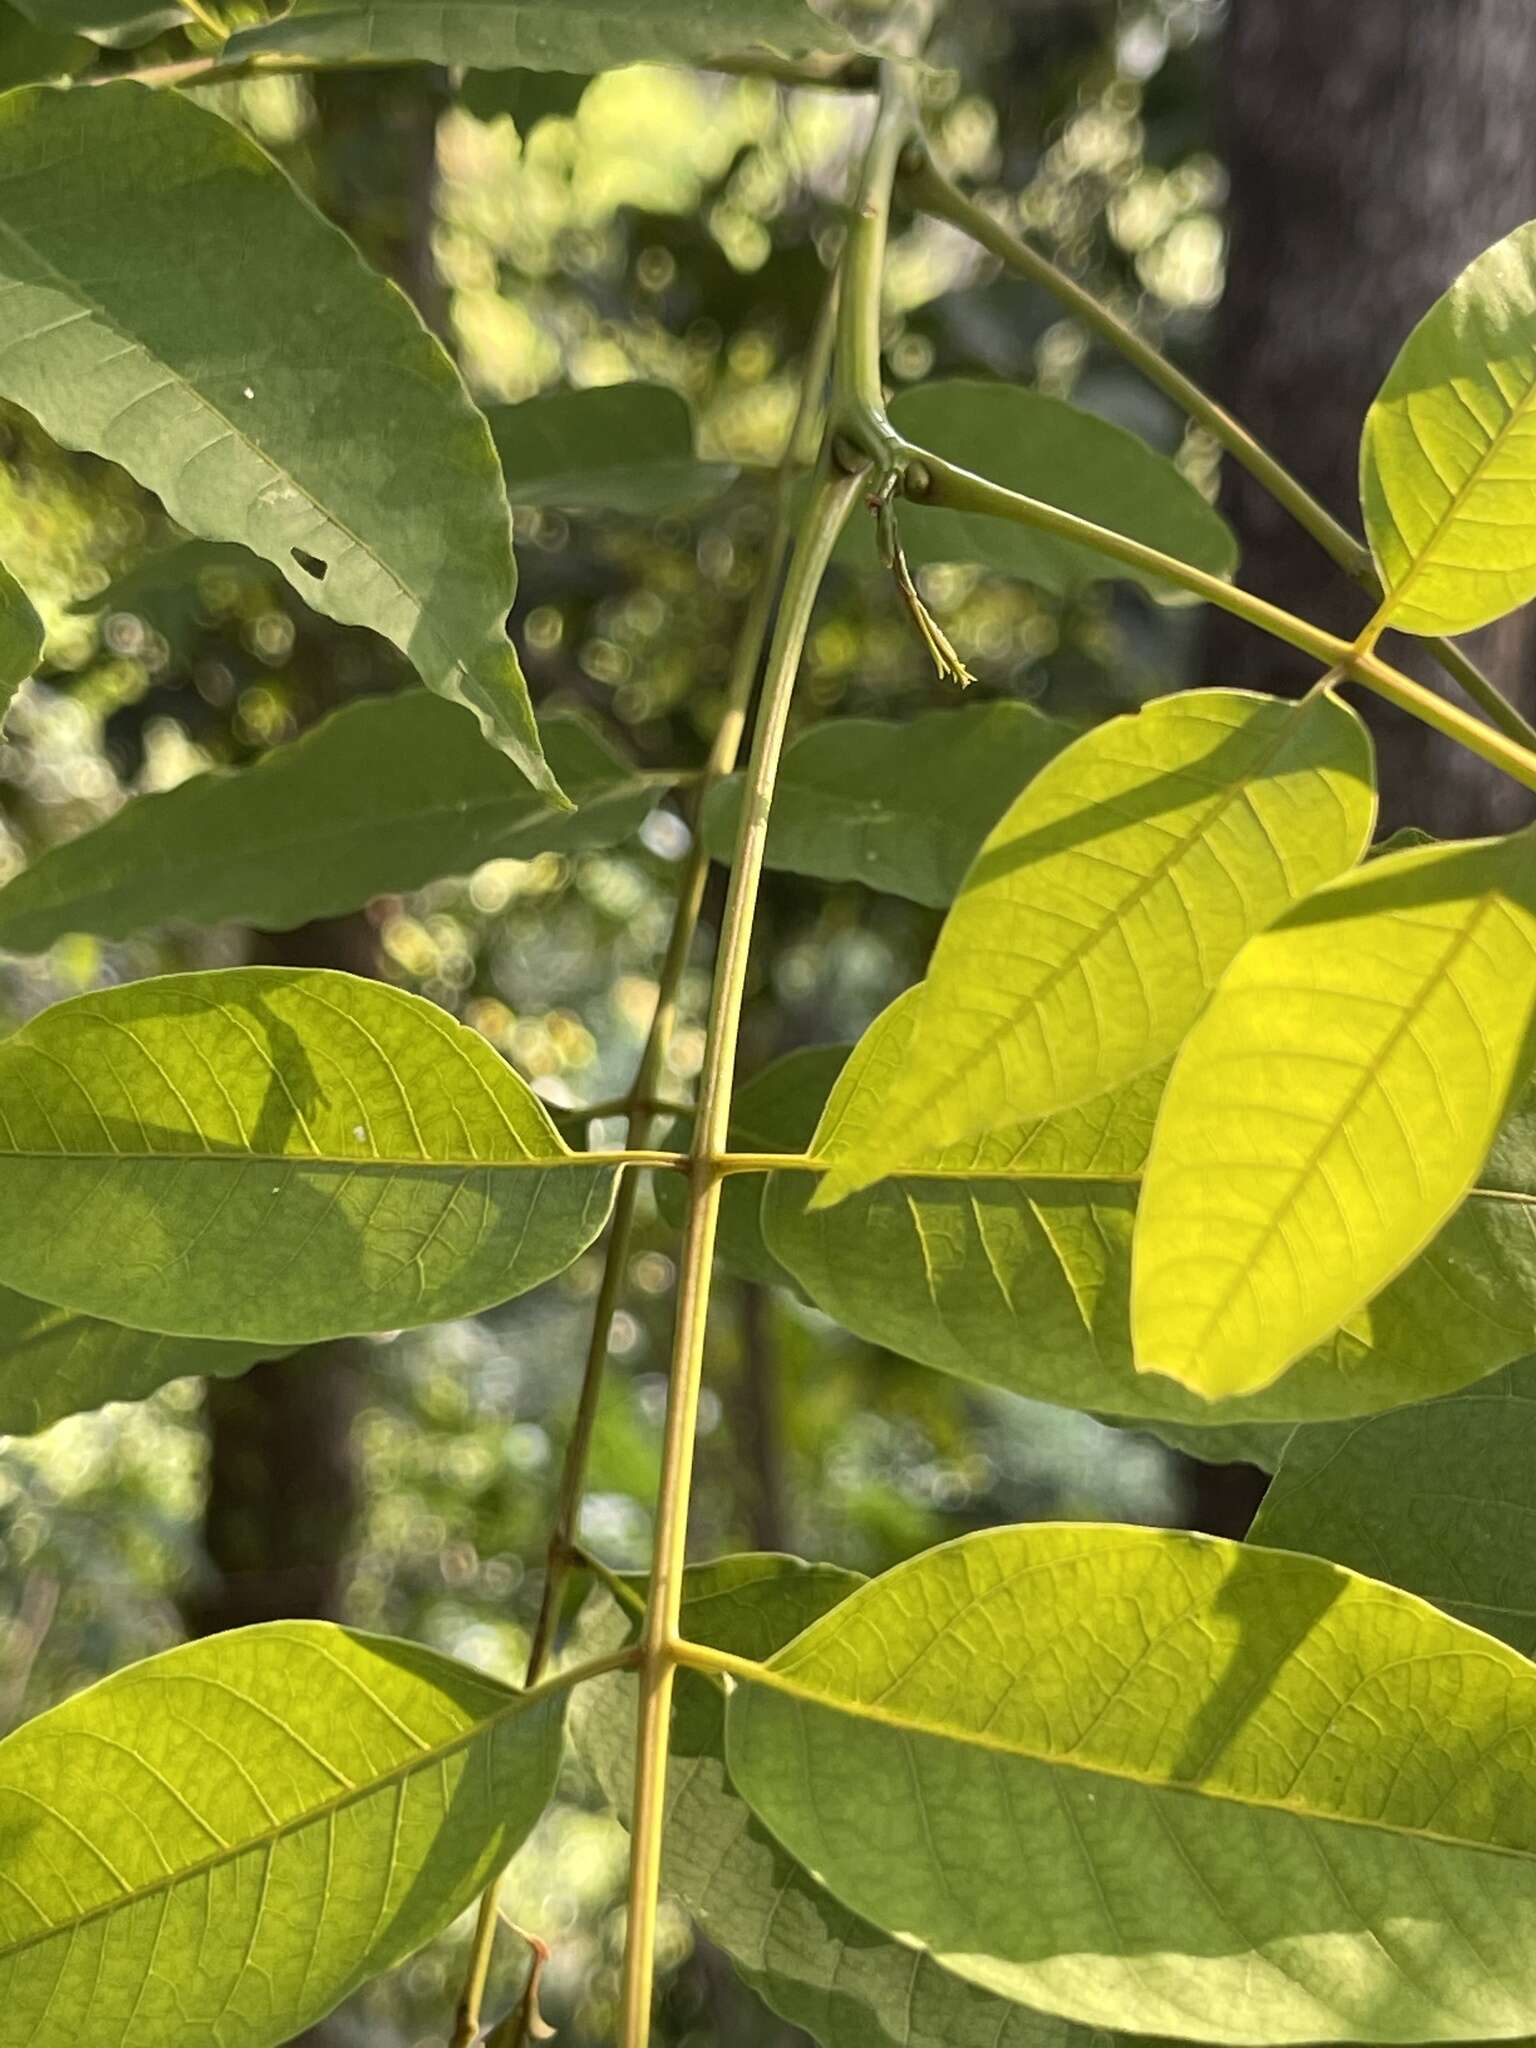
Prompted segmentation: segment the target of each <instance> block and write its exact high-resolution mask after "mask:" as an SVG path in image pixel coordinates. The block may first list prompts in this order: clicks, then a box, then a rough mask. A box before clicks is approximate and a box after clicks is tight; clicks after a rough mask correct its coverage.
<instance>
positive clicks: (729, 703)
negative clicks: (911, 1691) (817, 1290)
mask: <svg viewBox="0 0 1536 2048" xmlns="http://www.w3.org/2000/svg"><path fill="white" fill-rule="evenodd" d="M836 310H837V283H836V280H835V279H833V280H832V281H831V282H830V283H829V285H828V288H827V291H826V293H825V295H824V297H823V300H822V305H821V309H820V312H819V313H818V315H817V319H816V325H815V327H814V329H813V330H812V333H811V338H810V342H809V344H808V346H807V348H806V353H805V364H804V368H803V370H802V372H801V378H800V397H799V402H798V404H797V406H796V410H795V418H794V423H793V425H792V426H791V428H790V433H789V440H788V443H787V444H786V447H785V450H784V457H783V460H782V462H781V463H780V465H779V469H778V474H777V476H776V478H775V495H774V510H773V525H772V528H771V530H770V532H769V537H768V546H767V549H766V552H765V554H764V559H763V563H762V566H761V569H760V571H759V574H758V578H757V582H756V584H755V585H754V586H753V591H752V596H751V599H750V600H749V602H748V605H747V609H746V612H745V613H744V615H743V617H742V622H741V630H740V632H739V633H738V635H737V638H736V646H735V650H734V652H733V654H732V657H731V669H730V674H729V676H728V678H727V681H726V688H725V703H724V709H723V712H722V715H721V719H720V723H719V725H718V727H717V728H716V731H715V736H714V739H713V741H712V742H711V745H710V750H709V756H708V759H707V760H706V762H705V765H704V768H703V770H702V772H701V773H700V774H699V775H698V776H697V777H696V778H694V787H693V793H692V794H693V801H692V824H693V843H692V845H691V846H690V847H689V849H688V856H687V860H686V863H685V865H684V868H683V873H682V878H681V881H680V882H679V885H678V892H677V901H676V904H675V905H674V907H673V912H672V927H671V930H670V932H669V933H668V935H667V946H666V952H665V954H664V956H663V959H662V963H661V968H660V971H659V972H658V974H657V979H656V1008H655V1011H654V1012H653V1014H652V1017H651V1022H650V1027H649V1029H648V1031H647V1032H646V1039H645V1045H644V1047H643V1049H642V1051H641V1054H640V1060H639V1064H638V1066H637V1068H636V1070H635V1079H634V1084H633V1086H632V1087H631V1089H630V1093H629V1098H628V1100H627V1101H626V1102H624V1103H621V1104H619V1105H616V1107H617V1108H619V1109H621V1110H622V1111H623V1112H624V1113H625V1114H627V1116H628V1118H629V1127H628V1130H627V1132H626V1134H625V1135H626V1138H627V1140H628V1141H629V1143H631V1144H635V1145H642V1144H645V1143H647V1142H648V1141H649V1139H650V1137H651V1135H652V1131H653V1127H654V1121H655V1119H657V1118H659V1117H663V1116H667V1115H675V1114H681V1115H684V1116H688V1115H691V1114H692V1111H691V1109H688V1108H686V1107H682V1106H681V1105H673V1104H669V1103H665V1102H661V1101H658V1100H657V1099H656V1096H657V1091H658V1089H659V1088H660V1086H661V1081H662V1076H663V1074H664V1073H665V1071H666V1065H667V1059H668V1056H669V1054H670V1052H671V1048H672V1038H673V1034H674V1031H675V1028H676V1024H677V1004H678V992H679V990H680V988H681V986H682V979H683V974H684V972H685V970H686V968H687V965H688V956H689V954H690V952H691V951H692V948H693V941H694V937H695V934H696V933H697V931H698V924H699V913H700V910H701V909H702V907H703V902H704V890H705V886H706V884H707V882H708V879H709V854H708V851H707V850H706V848H705V845H704V840H703V834H702V832H701V831H700V829H699V827H700V819H701V817H702V813H703V807H704V802H705V799H706V798H707V797H708V795H709V792H710V790H711V789H712V788H713V787H714V786H715V784H716V783H717V782H720V781H721V780H723V779H724V777H725V776H727V775H729V774H731V773H732V771H733V770H734V769H735V766H736V762H737V759H738V757H739V755H740V752H741V742H742V735H743V733H744V732H745V730H746V720H747V713H748V710H749V709H750V707H751V703H752V693H753V690H754V688H755V687H756V684H757V676H758V670H759V668H760V667H761V665H762V659H763V648H764V646H765V644H766V642H767V639H768V628H769V625H770V623H771V621H772V618H773V607H774V602H775V599H776V598H777V595H778V589H779V583H780V579H781V578H782V576H783V573H784V563H785V560H786V558H787V557H788V554H789V543H790V536H791V531H792V524H791V522H792V516H793V510H794V486H795V482H796V480H797V478H798V476H799V473H800V470H801V467H802V466H803V463H804V460H805V457H806V452H807V451H806V443H807V441H808V440H810V439H811V438H812V436H813V435H814V436H815V437H817V438H819V436H820V428H821V417H822V412H823V409H824V406H825V399H826V383H827V371H828V367H829V364H830V361H831V355H832V339H833V331H834V321H835V317H836ZM603 1106H604V1105H601V1104H600V1105H599V1106H598V1111H600V1110H601V1109H602V1107H603ZM598 1111H592V1110H588V1111H586V1112H585V1114H586V1115H588V1116H592V1115H595V1114H597V1113H598ZM638 1198H639V1176H638V1175H636V1174H625V1176H624V1178H623V1180H622V1181H621V1182H620V1185H619V1191H618V1195H617V1197H616V1198H615V1201H614V1208H613V1218H612V1221H611V1223H610V1224H609V1230H608V1246H607V1251H606V1253H605V1255H604V1259H603V1276H602V1279H601V1281H600V1282H599V1284H598V1293H597V1300H596V1303H595V1304H594V1307H593V1313H592V1324H591V1329H590V1331H589V1333H588V1339H587V1353H586V1358H585V1360H584V1362H583V1366H582V1375H581V1391H580V1393H579V1394H578V1396H577V1401H576V1414H575V1416H574V1418H573V1420H572V1424H571V1433H570V1436H569V1437H568V1439H567V1441H566V1447H565V1458H564V1461H563V1463H562V1465H561V1471H560V1492H559V1500H558V1505H557V1508H556V1513H555V1524H554V1528H553V1529H552V1531H551V1532H550V1538H549V1545H548V1550H547V1555H546V1569H545V1574H544V1588H543V1592H542V1594H541V1596H540V1600H539V1612H538V1618H537V1620H536V1622H535V1624H534V1631H533V1640H532V1642H531V1643H530V1645H529V1650H528V1675H527V1680H526V1682H527V1683H528V1684H530V1685H531V1684H533V1683H534V1682H535V1680H536V1679H537V1678H538V1676H539V1674H540V1672H541V1671H542V1670H543V1668H544V1665H545V1662H546V1661H547V1659H548V1656H549V1653H550V1650H551V1648H552V1647H553V1643H554V1635H555V1629H556V1626H557V1624H558V1621H559V1616H560V1607H561V1603H562V1601H563V1599H564V1597H565V1589H566V1586H567V1584H568V1582H569V1578H570V1573H571V1570H572V1568H573V1566H581V1567H582V1568H584V1569H586V1570H590V1571H593V1572H595V1573H597V1575H598V1576H600V1577H601V1576H603V1568H602V1567H601V1566H600V1565H599V1564H598V1563H597V1561H596V1560H595V1559H589V1558H587V1557H586V1556H585V1555H584V1554H583V1553H582V1552H581V1550H580V1549H579V1547H578V1545H577V1542H576V1532H577V1526H578V1523H579V1520H580V1515H581V1502H582V1495H583V1493H584V1492H585V1490H586V1475H587V1464H588V1461H589V1459H590V1456H591V1449H592V1437H593V1432H594V1430H595V1429H596V1427H597V1411H598V1403H599V1400H600V1398H601V1394H602V1383H603V1368H604V1366H605V1365H606V1363H607V1359H608V1349H609V1345H610V1342H611V1340H612V1335H613V1321H614V1317H615V1315H616V1314H617V1312H618V1307H619V1302H620V1298H621V1296H622V1293H623V1288H624V1281H625V1277H626V1274H627V1272H628V1268H629V1249H630V1243H631V1241H632V1238H633V1235H634V1221H635V1205H636V1202H637V1200H638ZM625 1590H626V1593H627V1589H625ZM500 1890H501V1879H500V1876H499V1875H498V1876H497V1877H496V1878H495V1879H494V1880H493V1881H492V1883H491V1884H490V1885H489V1886H488V1887H487V1889H486V1891H485V1893H484V1895H483V1897H482V1898H481V1901H480V1917H479V1920H478V1922H477V1924H476V1928H475V1939H474V1943H473V1945H472V1948H471V1952H470V1963H469V1973H468V1976H467V1978H466V1981H465V1987H464V1993H463V1996H462V1998H461V1999H460V2001H459V2007H458V2014H457V2026H458V2031H456V2032H455V2034H454V2037H453V2042H452V2044H451V2048H469V2044H470V2043H472V2042H473V2041H474V2040H475V2039H476V2038H477V2036H478V2033H479V2028H480V2014H481V2008H482V2005H483V2003H484V1999H485V1986H486V1980H487V1977H488V1975H489V1971H490V1960H491V1950H492V1947H493V1946H494V1943H495V1939H496V1922H497V1914H498V1901H499V1894H500Z"/></svg>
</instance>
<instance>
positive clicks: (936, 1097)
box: [905, 699, 1312, 1142]
mask: <svg viewBox="0 0 1536 2048" xmlns="http://www.w3.org/2000/svg"><path fill="white" fill-rule="evenodd" d="M1257 701H1259V702H1262V701H1264V700H1262V699H1259V700H1257ZM1284 709H1285V712H1286V716H1285V718H1284V719H1283V720H1282V721H1281V722H1280V727H1279V730H1278V732H1277V733H1276V735H1275V738H1274V740H1273V742H1272V743H1271V744H1270V745H1269V746H1267V747H1265V748H1264V749H1263V750H1262V751H1261V752H1260V753H1259V754H1258V755H1257V756H1256V758H1255V759H1254V760H1253V761H1252V763H1251V764H1250V765H1249V766H1248V767H1247V768H1246V769H1245V770H1244V771H1243V773H1242V775H1241V776H1240V777H1238V779H1237V780H1236V781H1234V782H1231V783H1229V784H1228V785H1227V787H1226V788H1225V790H1223V791H1222V792H1221V793H1220V794H1218V795H1217V797H1216V798H1215V799H1214V801H1213V802H1212V803H1211V805H1210V807H1209V808H1207V809H1205V810H1202V812H1201V813H1200V817H1199V820H1198V822H1197V823H1196V824H1195V825H1193V826H1192V827H1191V828H1190V830H1189V831H1188V832H1187V833H1185V834H1184V835H1183V836H1182V837H1181V838H1179V839H1177V840H1175V842H1174V843H1173V845H1172V846H1171V847H1170V848H1169V849H1168V851H1167V852H1166V853H1165V854H1164V855H1163V856H1162V857H1161V859H1159V860H1158V861H1157V863H1156V864H1155V865H1154V866H1153V867H1152V868H1151V869H1150V870H1149V871H1148V873H1147V874H1145V875H1144V876H1143V877H1142V878H1141V880H1140V881H1139V882H1137V884H1136V885H1135V887H1134V888H1133V889H1132V890H1131V891H1130V892H1129V894H1128V895H1126V896H1125V897H1123V898H1122V899H1121V900H1120V901H1119V902H1118V903H1116V905H1115V907H1114V913H1113V915H1112V916H1111V917H1110V918H1108V919H1107V920H1106V921H1105V922H1104V923H1102V924H1099V925H1097V926H1095V927H1094V928H1093V929H1092V930H1091V932H1090V933H1089V934H1088V936H1087V937H1086V938H1084V939H1082V940H1080V941H1079V943H1078V944H1077V945H1076V946H1074V947H1073V948H1072V950H1071V952H1070V953H1069V954H1067V956H1066V957H1065V958H1064V959H1062V960H1059V961H1058V962H1057V963H1056V965H1055V966H1054V967H1053V968H1052V969H1051V971H1050V973H1049V974H1048V975H1046V977H1045V979H1044V980H1043V981H1042V982H1040V983H1039V985H1038V986H1037V987H1035V988H1033V989H1031V991H1030V993H1029V999H1028V1008H1029V1010H1031V1011H1036V1010H1038V1009H1039V1008H1040V1006H1041V1005H1042V1004H1044V1002H1045V1001H1046V1000H1047V999H1048V998H1049V997H1050V996H1051V995H1053V994H1054V993H1055V991H1056V990H1057V988H1059V987H1060V985H1061V984H1062V982H1064V981H1065V980H1066V978H1067V976H1068V975H1069V974H1071V973H1072V972H1073V971H1074V970H1075V969H1076V968H1078V967H1079V965H1080V964H1081V963H1082V961H1083V960H1084V959H1086V958H1087V956H1088V955H1089V954H1090V953H1092V952H1094V951H1095V950H1096V949H1097V948H1098V947H1100V946H1101V945H1102V944H1103V943H1104V941H1105V939H1106V937H1107V935H1108V934H1109V933H1110V932H1112V931H1113V930H1114V929H1115V928H1116V927H1117V926H1118V925H1120V924H1122V923H1124V921H1125V919H1126V918H1127V917H1128V916H1129V915H1130V913H1131V912H1132V911H1133V910H1134V909H1135V908H1136V906H1137V905H1138V904H1139V903H1140V902H1141V901H1142V900H1143V898H1144V897H1146V896H1147V895H1148V893H1149V892H1150V891H1151V890H1152V889H1154V888H1156V886H1157V885H1158V883H1160V882H1162V881H1165V880H1166V879H1167V878H1168V876H1169V875H1170V874H1171V873H1172V872H1173V870H1174V869H1175V868H1176V867H1178V865H1179V864H1180V863H1181V862H1182V861H1183V860H1184V859H1185V858H1186V857H1187V855H1188V854H1189V852H1190V849H1191V848H1192V847H1194V846H1196V845H1198V844H1199V842H1200V841H1201V840H1202V839H1203V838H1205V837H1206V836H1207V835H1208V834H1209V833H1210V832H1211V831H1213V830H1214V829H1215V827H1216V826H1217V825H1218V824H1219V823H1220V822H1221V820H1222V819H1223V818H1224V817H1225V816H1226V815H1227V813H1228V812H1229V811H1230V810H1231V809H1232V808H1233V807H1234V806H1235V805H1236V804H1237V803H1239V802H1240V801H1242V800H1243V799H1245V798H1246V797H1247V794H1248V791H1249V790H1250V788H1251V787H1252V785H1253V784H1254V783H1255V782H1257V781H1259V780H1261V779H1262V777H1263V775H1264V774H1265V773H1266V771H1267V770H1268V769H1269V768H1271V767H1272V766H1273V764H1274V761H1275V758H1276V756H1277V755H1279V754H1282V753H1283V752H1284V751H1285V749H1286V748H1287V747H1288V746H1289V745H1290V744H1291V743H1292V741H1293V740H1294V739H1295V737H1296V734H1297V731H1298V729H1299V727H1300V725H1301V722H1302V720H1303V719H1304V718H1305V717H1306V716H1307V714H1308V713H1309V712H1310V711H1311V709H1312V704H1311V703H1309V702H1307V701H1306V700H1303V702H1302V703H1300V704H1298V705H1295V706H1289V705H1288V706H1285V707H1284ZM1185 715H1189V714H1188V713H1186V714H1185ZM1223 730H1224V732H1225V734H1226V735H1227V736H1228V737H1230V736H1231V734H1232V731H1233V728H1232V727H1230V726H1229V727H1225V728H1223ZM1050 766H1051V764H1050V763H1047V764H1046V767H1045V768H1044V769H1042V770H1041V773H1042V774H1048V773H1049V771H1050ZM1267 836H1268V835H1267V834H1266V837H1267ZM986 851H987V848H986V844H985V843H983V846H982V849H981V852H980V854H978V856H977V858H978V859H982V858H984V857H985V855H986ZM1281 866H1282V869H1283V867H1284V863H1283V862H1282V863H1281ZM1287 880H1289V877H1287ZM964 900H965V891H964V890H963V889H962V891H961V893H960V895H959V896H958V897H957V898H956V908H957V909H959V908H960V906H961V905H962V904H963V903H964ZM931 986H932V982H931V970H930V979H929V980H928V981H926V982H925V983H924V984H923V987H924V991H925V993H924V996H923V1001H922V1007H921V1009H920V1010H919V1011H918V1013H917V1015H916V1016H914V1018H913V1023H912V1032H911V1037H910V1038H909V1040H908V1048H909V1050H910V1047H911V1045H912V1044H913V1043H914V1042H915V1041H916V1039H917V1037H918V1034H919V1031H920V1029H921V1024H922V1019H923V1017H924V1016H925V1015H926V1014H927V1013H928V1011H929V1009H930V1008H931V997H930V995H929V994H928V993H927V991H928V990H929V989H930V988H931ZM1018 1025H1019V1018H1018V1017H1017V1016H1014V1017H1011V1018H1009V1019H1008V1020H1007V1021H1006V1022H1004V1023H1002V1024H1000V1025H999V1026H998V1027H997V1028H996V1030H994V1031H992V1032H991V1033H990V1034H988V1035H987V1036H986V1037H985V1038H983V1039H982V1040H981V1041H980V1042H979V1044H977V1045H976V1046H974V1047H973V1048H972V1049H971V1052H970V1054H969V1057H970V1058H972V1059H978V1060H979V1059H982V1058H985V1057H986V1056H987V1055H988V1054H989V1053H991V1052H992V1051H993V1050H994V1049H995V1048H996V1047H997V1046H998V1045H999V1044H1001V1042H1002V1041H1003V1040H1004V1039H1005V1038H1007V1037H1008V1036H1009V1035H1010V1033H1012V1032H1014V1031H1016V1030H1017V1029H1018ZM1155 1064H1156V1061H1155V1060H1149V1061H1148V1062H1147V1063H1146V1065H1147V1066H1151V1065H1155ZM1141 1071H1142V1072H1145V1071H1146V1067H1145V1066H1144V1067H1143V1068H1142V1069H1141ZM1127 1078H1128V1079H1129V1078H1133V1077H1131V1076H1127ZM948 1092H949V1084H948V1082H947V1081H946V1082H943V1083H941V1084H940V1085H939V1086H938V1087H936V1088H932V1089H930V1090H929V1091H928V1093H927V1094H926V1095H925V1096H923V1097H921V1098H920V1099H919V1101H918V1102H916V1103H914V1104H913V1105H912V1106H911V1107H910V1108H909V1109H907V1111H906V1112H905V1114H906V1117H907V1118H908V1119H909V1120H911V1121H916V1119H917V1118H919V1117H922V1116H926V1115H927V1113H928V1111H929V1110H930V1109H932V1107H933V1105H934V1104H935V1103H936V1102H940V1101H942V1100H943V1099H944V1097H945V1095H946V1094H947V1093H948ZM1095 1092H1096V1091H1095V1090H1094V1089H1093V1088H1092V1087H1090V1088H1089V1090H1088V1092H1087V1093H1086V1095H1076V1096H1073V1097H1072V1098H1071V1100H1067V1101H1060V1102H1055V1103H1053V1105H1052V1112H1051V1113H1056V1112H1059V1111H1061V1110H1065V1109H1072V1108H1074V1107H1076V1106H1077V1104H1078V1103H1080V1102H1083V1101H1090V1100H1092V1097H1093V1095H1094V1093H1095ZM983 1128H985V1126H984V1125H982V1124H971V1125H968V1126H967V1129H966V1131H965V1132H964V1133H961V1134H958V1136H966V1135H969V1134H970V1133H971V1132H972V1131H974V1130H977V1129H983ZM952 1142H958V1138H957V1140H955V1141H952Z"/></svg>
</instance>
